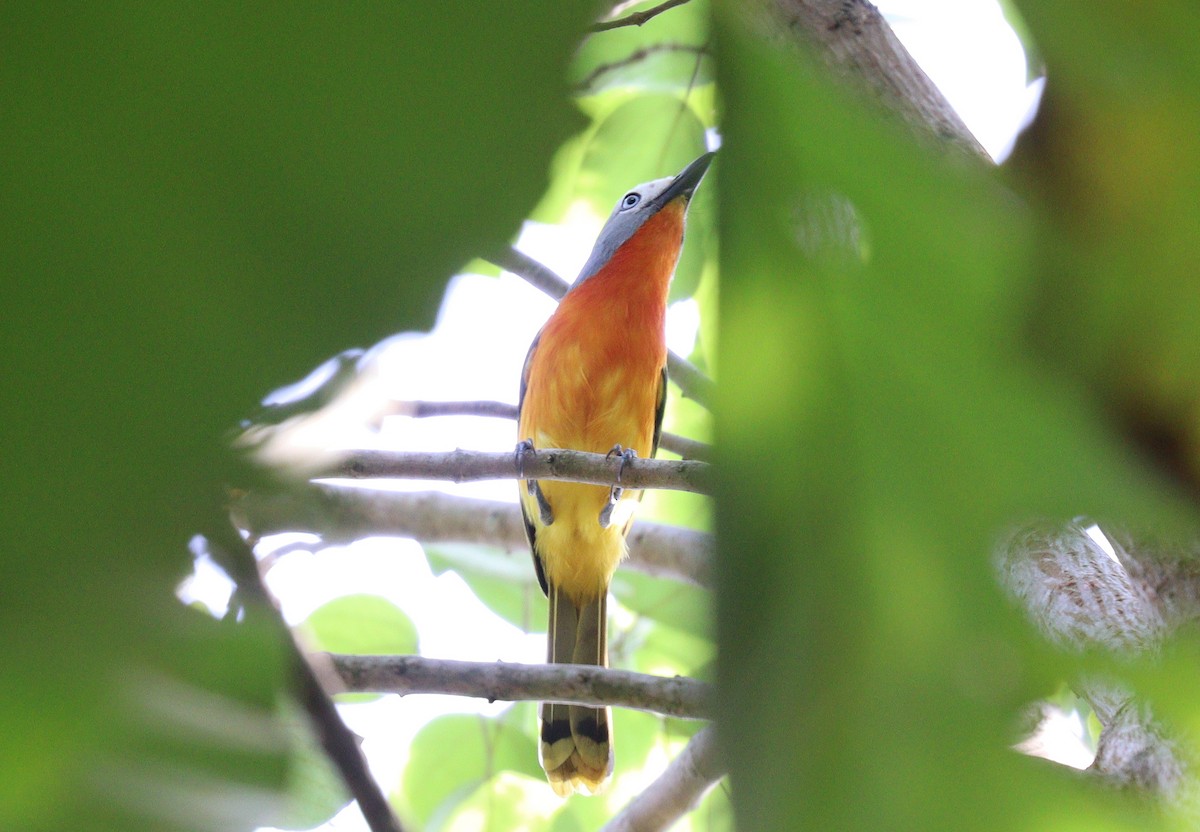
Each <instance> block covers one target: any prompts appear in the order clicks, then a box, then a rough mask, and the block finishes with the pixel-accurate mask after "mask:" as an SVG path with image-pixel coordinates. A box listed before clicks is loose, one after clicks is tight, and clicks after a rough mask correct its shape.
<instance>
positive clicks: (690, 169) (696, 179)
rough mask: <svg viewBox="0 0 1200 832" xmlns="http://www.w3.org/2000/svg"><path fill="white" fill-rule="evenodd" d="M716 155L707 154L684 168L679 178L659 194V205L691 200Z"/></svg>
mask: <svg viewBox="0 0 1200 832" xmlns="http://www.w3.org/2000/svg"><path fill="white" fill-rule="evenodd" d="M716 155H717V154H716V153H705V154H704V155H703V156H701V157H700V158H698V159H696V161H694V162H692V163H691V164H690V165H688V166H687V167H686V168H684V169H683V170H682V171H681V172H680V174H679V175H678V176H676V177H675V178H674V179H673V180H671V184H670V185H668V186H667V189H666V190H665V191H663V192H662V193H661V194H659V197H658V202H659V204H660V205H666V204H667V203H669V202H671V201H672V200H674V199H676V198H677V197H683V198H684V199H691V198H692V194H693V193H694V192H695V190H696V188H698V187H699V186H700V180H701V179H703V178H704V172H705V171H706V170H708V166H709V165H710V164H711V163H712V160H713V157H714V156H716Z"/></svg>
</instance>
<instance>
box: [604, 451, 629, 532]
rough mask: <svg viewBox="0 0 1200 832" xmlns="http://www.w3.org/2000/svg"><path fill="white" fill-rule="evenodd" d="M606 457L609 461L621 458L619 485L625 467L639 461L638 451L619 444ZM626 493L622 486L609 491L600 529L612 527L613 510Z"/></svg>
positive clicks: (618, 476)
mask: <svg viewBox="0 0 1200 832" xmlns="http://www.w3.org/2000/svg"><path fill="white" fill-rule="evenodd" d="M605 456H606V457H607V458H608V459H612V458H613V457H620V458H621V464H620V465H619V466H617V482H618V483H619V482H621V474H623V473H624V471H625V466H626V465H627V464H628V463H629V460H631V459H637V451H636V450H634V449H633V448H623V447H621V445H619V444H617V445H613V446H612V450H611V451H609V452H608V453H607V454H605ZM624 493H625V489H624V488H622V487H621V486H620V485H614V486H613V487H612V488H610V489H609V490H608V502H607V503H605V504H604V508H602V509H600V528H602V529H607V528H608V527H609V526H611V525H612V513H613V509H614V508H616V507H617V503H618V502H620V500H621V497H622V495H624Z"/></svg>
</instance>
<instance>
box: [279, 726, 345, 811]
mask: <svg viewBox="0 0 1200 832" xmlns="http://www.w3.org/2000/svg"><path fill="white" fill-rule="evenodd" d="M284 723H285V724H286V725H287V727H288V733H289V734H290V736H291V740H292V749H293V752H292V757H291V760H290V764H291V765H290V770H289V772H288V788H287V797H288V799H287V803H286V804H285V805H284V808H283V810H282V812H281V816H280V817H279V818H276V819H274V820H272V821H271V825H272V826H276V827H279V828H280V829H313V828H315V827H317V826H320V825H321V824H323V823H325V822H326V821H328V820H329V819H330V818H332V817H333V816H334V815H336V814H337V813H338V812H340V811H341V810H342V809H343V808H345V807H346V805H347V804H348V803H349V802H350V795H349V794H348V793H347V792H346V785H345V783H344V782H343V781H342V778H341V775H340V774H339V773H338V771H337V769H335V768H334V766H333V763H332V762H331V761H330V759H329V757H328V756H326V754H325V751H324V749H322V748H321V747H320V745H319V744H318V743H317V739H316V737H315V736H314V734H313V728H312V724H311V723H310V722H309V720H308V719H307V717H306V715H305V714H303V713H302V712H300V711H299V710H298V709H296V708H295V707H294V706H289V707H288V708H287V709H286V710H285V713H284Z"/></svg>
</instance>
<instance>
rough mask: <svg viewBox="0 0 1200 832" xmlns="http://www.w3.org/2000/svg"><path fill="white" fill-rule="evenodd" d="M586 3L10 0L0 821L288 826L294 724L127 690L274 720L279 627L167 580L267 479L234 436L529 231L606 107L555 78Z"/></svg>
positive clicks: (0, 144) (65, 825) (26, 826)
mask: <svg viewBox="0 0 1200 832" xmlns="http://www.w3.org/2000/svg"><path fill="white" fill-rule="evenodd" d="M590 13H591V8H590V4H582V3H580V4H571V3H564V4H554V5H553V6H546V5H545V4H541V3H517V4H509V5H508V6H506V7H505V10H504V14H501V15H489V16H488V18H487V24H486V25H481V21H480V18H479V8H478V7H477V6H475V5H471V4H467V3H461V2H449V3H437V4H433V5H429V4H417V5H411V4H405V5H403V6H400V5H397V6H391V7H388V6H376V7H371V8H361V7H360V8H351V7H348V6H347V7H333V6H320V7H318V6H299V7H298V6H295V5H291V4H282V3H266V4H254V5H252V6H246V5H244V4H237V3H220V2H218V3H211V4H203V5H200V6H191V7H184V6H167V5H161V4H158V5H156V4H152V3H136V2H135V3H126V2H118V3H105V4H102V5H98V6H87V7H85V6H75V7H70V8H66V7H61V8H50V7H45V6H41V5H34V4H30V5H24V6H14V7H10V8H7V9H6V14H5V15H4V22H3V24H0V25H2V27H3V34H2V35H0V38H2V42H3V49H2V50H0V53H2V55H0V98H2V99H3V100H4V117H3V119H2V120H0V148H2V151H3V152H2V156H3V158H4V162H3V167H4V187H3V188H2V189H0V211H2V213H3V216H4V217H5V222H4V224H3V226H4V227H3V230H2V231H0V250H2V256H0V260H2V261H3V262H4V271H5V291H4V321H5V323H4V326H3V327H2V328H0V354H2V355H3V364H4V368H5V369H4V382H5V383H4V385H3V386H2V391H0V419H2V421H0V423H2V424H3V425H4V432H5V437H6V439H5V443H4V446H5V450H4V453H3V454H0V473H2V475H3V479H4V481H5V497H4V499H3V501H0V515H2V517H3V520H2V522H0V527H2V528H4V530H5V545H4V548H3V555H0V557H2V558H3V564H4V570H3V579H2V581H0V585H2V587H3V589H2V592H3V596H4V599H5V602H4V603H3V604H0V629H2V630H3V631H4V632H5V634H6V637H5V638H4V639H3V640H0V664H2V665H3V667H4V673H3V674H0V736H3V737H4V739H3V741H0V784H2V785H0V828H4V829H13V830H18V829H19V830H22V832H37V830H43V829H46V830H50V829H53V830H60V829H73V830H83V831H85V832H86V831H87V830H107V829H113V830H122V832H125V830H129V829H139V830H154V829H192V828H197V829H202V828H220V829H228V830H233V829H241V828H252V827H253V826H255V825H256V824H258V823H261V822H266V821H269V820H270V819H271V818H272V817H275V807H276V806H277V805H278V804H279V803H280V800H281V797H280V794H279V793H280V790H281V789H282V788H284V787H285V781H286V773H287V772H286V769H287V766H286V764H285V763H286V759H287V744H286V742H285V741H284V740H282V739H281V740H280V741H279V742H276V743H275V744H274V745H271V744H270V743H268V742H267V741H266V739H263V740H262V741H261V742H260V743H259V744H258V745H256V746H255V747H254V748H253V749H252V750H251V751H250V752H248V751H246V750H245V749H244V748H243V747H242V738H240V737H236V736H227V735H226V734H224V733H222V732H221V731H219V730H217V729H215V728H214V731H215V736H214V737H210V738H209V739H208V740H205V741H199V740H189V736H190V735H189V734H188V733H187V731H185V730H184V729H183V728H181V727H179V726H178V725H174V724H173V723H171V722H170V721H169V720H168V721H167V722H166V723H163V722H162V720H159V719H158V718H157V717H155V716H154V712H152V711H150V710H148V708H149V706H148V705H147V704H146V703H145V702H143V701H141V700H140V699H139V700H137V701H135V702H131V701H130V699H129V696H128V693H129V691H128V689H129V688H131V687H132V688H136V687H138V685H137V683H136V680H139V679H142V678H143V676H144V675H145V674H147V673H150V674H151V675H154V676H155V677H156V678H157V675H158V674H162V675H165V676H166V677H167V678H168V679H170V680H172V682H171V684H167V683H166V682H164V684H163V685H162V686H160V687H153V688H150V689H149V690H151V691H160V692H161V693H162V696H164V697H168V698H169V697H170V695H171V691H174V690H175V689H176V688H175V687H173V686H172V685H176V684H179V685H181V684H185V682H183V681H181V679H186V684H187V685H188V686H190V687H194V688H195V689H196V691H198V692H197V693H196V695H197V696H198V697H200V698H202V699H203V697H202V696H201V693H200V692H205V693H207V694H208V695H210V696H211V697H220V698H221V701H226V700H227V704H228V706H229V709H230V710H232V711H238V709H246V708H249V709H252V711H253V712H254V713H255V714H257V715H258V716H259V717H262V718H263V719H264V720H266V722H265V724H266V725H267V726H269V725H271V724H273V722H274V721H275V720H274V717H273V714H275V713H276V711H275V703H276V700H277V699H278V697H279V694H280V691H281V690H282V689H283V688H284V679H285V676H284V668H285V667H286V663H285V662H284V661H283V660H282V657H281V649H280V648H281V645H280V644H279V643H277V641H276V636H275V635H274V631H273V630H272V629H271V628H270V627H269V626H267V627H263V626H261V625H260V624H259V623H257V621H256V620H255V619H254V617H253V616H247V618H246V621H245V622H244V623H243V624H242V625H241V626H238V627H233V626H232V625H231V624H230V625H226V624H218V623H216V622H211V621H206V620H203V619H202V618H201V617H200V614H199V613H197V612H195V611H192V610H188V609H185V608H184V607H182V606H181V605H178V604H177V603H176V602H175V601H174V599H173V598H172V590H173V588H174V584H175V583H176V581H177V580H178V579H179V577H181V576H182V575H183V574H184V572H185V571H186V569H187V566H188V564H189V563H190V560H191V559H190V556H189V555H188V552H187V548H186V545H187V542H188V539H189V537H190V536H191V535H192V534H194V533H196V532H200V531H204V530H206V529H212V528H216V527H217V526H219V524H222V523H223V522H224V520H223V515H222V510H221V503H222V500H223V494H222V488H223V486H224V485H226V484H230V483H232V484H238V485H240V484H243V475H242V474H238V473H235V472H234V471H233V470H231V468H230V465H229V461H228V454H227V451H226V450H225V448H224V447H223V436H224V434H225V431H226V430H228V429H229V428H230V427H231V426H232V425H234V424H235V423H236V422H237V420H238V418H239V417H241V416H242V415H244V414H246V413H248V412H250V411H251V410H252V408H253V406H254V404H255V402H256V401H257V400H258V399H259V398H260V397H261V396H262V395H263V394H264V393H266V392H267V391H269V390H271V389H273V388H274V387H277V386H278V385H279V384H280V383H281V382H282V381H285V380H287V379H290V378H295V377H297V376H298V375H299V374H301V373H302V372H303V371H304V370H305V369H306V368H308V367H311V366H314V365H315V364H316V363H318V362H319V361H320V360H322V359H324V358H325V357H327V356H330V355H333V354H335V353H337V352H339V351H340V350H342V349H343V348H345V347H347V346H351V345H356V344H363V343H370V342H372V341H374V340H378V339H380V338H382V337H383V336H385V335H387V334H390V333H392V332H395V331H397V330H399V329H404V328H422V327H425V326H426V325H427V324H428V323H429V322H430V321H431V319H432V313H433V310H434V306H435V304H436V301H437V299H438V296H439V295H440V293H441V290H442V287H443V285H444V282H445V279H446V277H447V276H448V275H449V274H450V273H452V271H453V270H454V269H455V268H456V267H458V266H460V265H461V264H463V263H464V262H466V261H467V260H469V259H470V258H471V257H472V256H474V255H475V254H477V253H478V252H480V251H483V250H486V249H487V248H488V247H490V246H494V245H498V244H500V243H501V242H502V241H503V240H505V239H507V238H508V237H509V236H511V235H512V234H513V233H514V231H515V229H516V228H517V227H518V224H519V223H520V221H521V219H522V218H523V217H524V216H525V215H526V214H527V213H528V212H529V210H530V209H531V208H532V206H533V205H534V203H535V202H536V200H537V198H538V196H539V194H541V193H542V192H543V191H544V190H545V185H546V159H547V158H548V157H549V156H550V154H551V152H552V151H553V149H554V148H555V147H557V146H559V145H560V144H561V143H562V142H563V141H564V140H565V139H566V137H567V136H568V134H569V133H571V132H573V131H574V130H576V129H578V127H579V125H580V124H581V122H582V120H581V119H580V118H579V116H578V114H577V112H576V111H575V110H574V109H573V108H572V107H571V106H570V104H569V103H568V99H567V96H566V91H567V87H566V82H565V80H563V79H564V77H565V74H566V64H567V61H568V58H569V56H570V54H571V50H572V48H573V44H574V42H575V40H576V37H577V33H578V32H579V31H580V30H581V28H582V27H583V25H584V24H585V23H586V22H587V20H588V19H589V18H590ZM498 160H502V163H498ZM500 195H502V196H500ZM205 701H209V700H205ZM213 701H215V700H213ZM223 713H224V711H223V710H222V709H221V708H214V709H213V710H212V712H211V713H208V714H207V715H206V716H207V718H208V719H209V720H210V721H212V722H213V723H214V724H215V725H217V726H219V725H220V724H221V723H222V720H223V719H224V718H225V717H224V716H223ZM263 730H264V731H266V732H267V733H270V729H269V728H264V729H263ZM276 730H277V731H278V732H279V734H280V737H284V736H285V734H284V732H282V730H280V729H278V727H277V729H276ZM247 753H251V755H252V756H253V757H254V762H253V764H248V763H246V762H245V761H244V760H245V758H246V755H247ZM203 795H208V796H209V798H208V799H205V800H202V799H201V798H200V796H203ZM220 795H227V796H228V800H222V799H218V797H219V796H220Z"/></svg>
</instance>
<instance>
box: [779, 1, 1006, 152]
mask: <svg viewBox="0 0 1200 832" xmlns="http://www.w3.org/2000/svg"><path fill="white" fill-rule="evenodd" d="M772 2H773V4H774V6H775V9H776V11H777V13H778V16H779V17H780V18H781V19H782V20H783V22H784V25H786V26H787V27H789V28H790V29H792V30H794V31H799V32H801V33H802V34H803V36H804V39H805V40H806V41H807V42H808V43H809V45H810V46H812V47H813V52H814V53H815V54H816V55H817V56H818V57H819V58H820V59H821V60H822V61H823V62H824V63H825V64H826V65H827V66H829V67H830V68H831V69H832V70H833V71H834V72H835V74H837V75H839V76H842V77H847V76H853V77H854V78H856V79H857V80H858V81H860V82H861V83H865V85H866V89H867V90H868V92H869V93H871V95H872V96H873V97H874V98H875V99H877V100H878V101H880V102H882V103H883V105H884V106H886V107H887V108H888V109H890V110H892V111H893V112H895V113H897V114H899V115H900V116H901V118H903V119H904V121H905V122H906V123H908V124H909V125H910V126H912V127H913V128H914V129H915V130H917V131H918V132H919V133H921V134H923V135H932V136H933V138H934V139H935V140H936V141H937V144H939V145H942V146H946V145H949V146H952V147H956V148H958V149H960V150H963V151H965V152H966V153H967V154H969V155H971V156H974V157H976V158H980V159H984V160H986V161H987V162H988V163H989V164H990V163H991V161H992V157H991V156H989V155H988V152H987V151H986V150H984V149H983V145H981V144H980V143H979V141H978V139H976V138H975V136H974V135H973V134H972V133H971V131H970V130H969V129H968V128H967V125H966V123H965V122H963V120H962V118H961V117H960V116H959V115H958V113H957V112H955V110H954V108H953V107H951V106H950V102H949V101H947V100H946V97H945V96H944V95H942V92H941V90H939V89H938V88H937V85H936V84H934V83H933V81H931V80H930V79H929V76H928V75H926V74H925V71H924V70H922V69H921V67H920V66H919V65H918V64H917V62H916V61H915V60H913V57H912V55H910V54H909V53H908V50H907V49H905V48H904V45H903V44H902V43H900V39H899V38H897V37H896V34H895V33H894V32H893V31H892V29H891V27H890V26H888V25H887V21H886V20H884V19H883V15H881V14H880V13H879V10H878V9H877V8H875V6H873V5H872V4H871V3H869V2H867V0H772Z"/></svg>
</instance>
